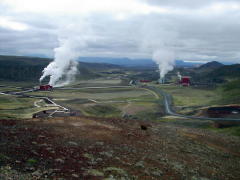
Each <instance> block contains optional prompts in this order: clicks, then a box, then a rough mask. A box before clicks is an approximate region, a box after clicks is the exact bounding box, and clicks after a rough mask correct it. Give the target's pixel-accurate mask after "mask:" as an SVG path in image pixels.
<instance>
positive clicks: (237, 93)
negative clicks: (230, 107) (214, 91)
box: [220, 79, 240, 104]
mask: <svg viewBox="0 0 240 180" xmlns="http://www.w3.org/2000/svg"><path fill="white" fill-rule="evenodd" d="M220 89H221V95H222V97H221V102H222V103H224V104H226V103H229V104H232V103H234V104H235V103H236V104H239V103H240V79H238V80H233V81H231V82H228V83H226V84H224V85H223V86H222V87H221V88H220Z"/></svg>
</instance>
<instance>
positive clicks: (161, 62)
mask: <svg viewBox="0 0 240 180" xmlns="http://www.w3.org/2000/svg"><path fill="white" fill-rule="evenodd" d="M161 23H162V24H164V23H165V22H153V21H149V22H145V24H144V26H143V29H142V37H143V41H142V44H141V49H142V50H144V51H146V52H147V53H151V54H152V60H153V61H154V62H156V64H157V65H158V68H159V77H160V79H159V81H160V82H164V77H165V75H166V74H167V73H168V72H169V71H171V70H173V68H174V65H175V49H174V48H173V45H174V44H175V43H176V42H175V40H176V37H177V34H176V33H174V32H172V31H171V30H169V29H163V28H162V27H159V26H157V27H156V24H161Z"/></svg>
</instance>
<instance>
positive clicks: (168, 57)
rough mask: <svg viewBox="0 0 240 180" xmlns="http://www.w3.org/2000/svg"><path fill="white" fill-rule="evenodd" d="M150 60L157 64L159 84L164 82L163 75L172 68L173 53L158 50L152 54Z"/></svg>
mask: <svg viewBox="0 0 240 180" xmlns="http://www.w3.org/2000/svg"><path fill="white" fill-rule="evenodd" d="M152 59H153V60H154V61H155V62H156V63H157V64H158V68H159V74H160V82H164V77H165V75H166V74H167V73H168V72H169V71H171V70H173V68H174V64H175V55H174V52H173V51H171V50H169V49H166V48H160V49H158V50H156V51H154V52H153V56H152Z"/></svg>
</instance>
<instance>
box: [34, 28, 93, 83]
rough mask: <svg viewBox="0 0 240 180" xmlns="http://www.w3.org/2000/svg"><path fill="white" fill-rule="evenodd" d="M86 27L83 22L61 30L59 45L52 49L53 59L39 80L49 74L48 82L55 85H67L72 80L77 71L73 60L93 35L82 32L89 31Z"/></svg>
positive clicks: (76, 64) (75, 62)
mask: <svg viewBox="0 0 240 180" xmlns="http://www.w3.org/2000/svg"><path fill="white" fill-rule="evenodd" d="M86 27H87V26H85V25H84V26H83V24H81V27H79V25H78V26H76V25H69V26H67V28H64V29H62V30H61V32H60V34H59V39H58V40H59V47H57V48H55V49H54V61H52V62H51V63H50V64H49V65H48V66H47V67H46V68H44V70H43V74H42V76H41V78H40V79H39V80H40V82H41V81H42V80H43V79H44V78H46V77H47V76H50V80H49V84H50V85H52V86H54V87H56V86H64V85H67V84H69V83H70V82H72V81H73V80H74V78H75V75H76V74H77V72H78V68H77V66H78V63H77V61H75V60H76V59H77V58H78V57H79V56H80V54H81V52H82V51H83V50H84V49H85V48H86V47H87V45H88V43H89V40H91V39H92V37H93V36H87V35H86V34H85V33H83V32H82V31H86V32H90V30H87V28H86ZM90 37H91V38H90Z"/></svg>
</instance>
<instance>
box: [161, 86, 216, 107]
mask: <svg viewBox="0 0 240 180" xmlns="http://www.w3.org/2000/svg"><path fill="white" fill-rule="evenodd" d="M159 88H160V89H162V90H164V91H166V92H167V93H169V94H171V95H172V96H173V101H174V105H175V106H209V105H214V104H215V103H216V102H217V101H218V100H219V99H220V98H221V96H220V95H219V92H218V90H209V89H198V88H193V87H182V86H175V85H169V86H163V85H160V86H159Z"/></svg>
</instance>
